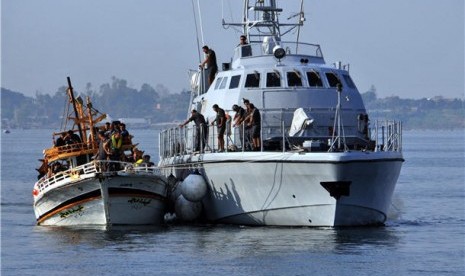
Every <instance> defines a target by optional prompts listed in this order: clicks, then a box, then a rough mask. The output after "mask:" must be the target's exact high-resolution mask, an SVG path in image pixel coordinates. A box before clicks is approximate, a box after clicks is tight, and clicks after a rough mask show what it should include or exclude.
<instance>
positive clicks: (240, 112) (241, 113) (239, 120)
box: [232, 104, 246, 147]
mask: <svg viewBox="0 0 465 276" xmlns="http://www.w3.org/2000/svg"><path fill="white" fill-rule="evenodd" d="M232 110H234V111H235V112H236V114H234V123H233V127H238V128H239V137H240V139H241V147H244V144H245V143H244V141H243V140H244V124H243V122H244V120H245V116H246V112H245V109H244V108H242V107H241V106H238V105H237V104H235V105H233V106H232Z"/></svg>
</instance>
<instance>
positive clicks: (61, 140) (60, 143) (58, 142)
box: [55, 132, 66, 147]
mask: <svg viewBox="0 0 465 276" xmlns="http://www.w3.org/2000/svg"><path fill="white" fill-rule="evenodd" d="M65 137H66V132H62V133H60V137H58V139H57V140H56V142H55V147H61V146H64V145H66V144H65Z"/></svg>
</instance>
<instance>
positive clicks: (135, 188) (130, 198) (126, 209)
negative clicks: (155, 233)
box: [34, 172, 166, 226]
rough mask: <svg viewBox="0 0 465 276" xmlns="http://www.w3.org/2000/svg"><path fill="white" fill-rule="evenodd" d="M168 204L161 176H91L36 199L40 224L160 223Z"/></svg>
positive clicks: (57, 185)
mask: <svg viewBox="0 0 465 276" xmlns="http://www.w3.org/2000/svg"><path fill="white" fill-rule="evenodd" d="M165 204H166V181H165V178H164V177H162V176H154V175H136V174H130V173H124V172H113V173H106V174H100V173H92V174H89V175H81V176H80V177H79V178H78V179H72V178H66V179H63V180H62V183H59V182H57V183H55V184H54V187H52V188H50V189H47V190H46V191H44V192H43V193H42V194H40V195H38V196H37V198H36V199H35V202H34V212H35V215H36V218H37V223H38V224H39V225H58V226H67V225H128V224H131V225H144V224H161V223H162V222H163V216H164V213H165Z"/></svg>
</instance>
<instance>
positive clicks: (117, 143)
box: [94, 121, 154, 170]
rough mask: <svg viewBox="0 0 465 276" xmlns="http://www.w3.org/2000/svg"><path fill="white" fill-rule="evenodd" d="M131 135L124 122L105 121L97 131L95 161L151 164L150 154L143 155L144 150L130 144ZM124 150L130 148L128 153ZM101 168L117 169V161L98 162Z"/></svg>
mask: <svg viewBox="0 0 465 276" xmlns="http://www.w3.org/2000/svg"><path fill="white" fill-rule="evenodd" d="M132 137H133V136H132V135H130V134H129V131H128V130H127V129H126V125H125V124H124V123H120V122H119V121H113V122H112V123H111V124H110V123H106V124H105V128H104V129H103V130H99V131H98V133H97V142H98V145H99V147H98V151H97V154H96V155H95V156H94V160H97V161H122V162H129V163H134V164H135V165H136V166H138V165H145V166H153V165H154V163H153V162H151V161H150V155H144V151H141V150H139V149H138V148H137V147H135V146H133V145H132ZM125 150H130V152H131V153H130V154H125ZM100 163H101V164H102V165H101V166H102V167H101V169H103V170H118V169H119V166H118V165H117V164H118V163H117V162H108V163H107V162H100Z"/></svg>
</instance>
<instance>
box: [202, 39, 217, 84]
mask: <svg viewBox="0 0 465 276" xmlns="http://www.w3.org/2000/svg"><path fill="white" fill-rule="evenodd" d="M202 50H203V52H204V53H205V55H206V58H205V60H204V61H203V62H202V63H200V65H199V68H202V69H203V68H205V64H206V65H207V69H208V70H210V73H209V74H208V84H209V85H210V84H212V82H213V81H214V80H215V75H216V72H218V64H217V63H216V53H215V51H213V50H212V49H210V48H208V46H207V45H205V46H203V47H202Z"/></svg>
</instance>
